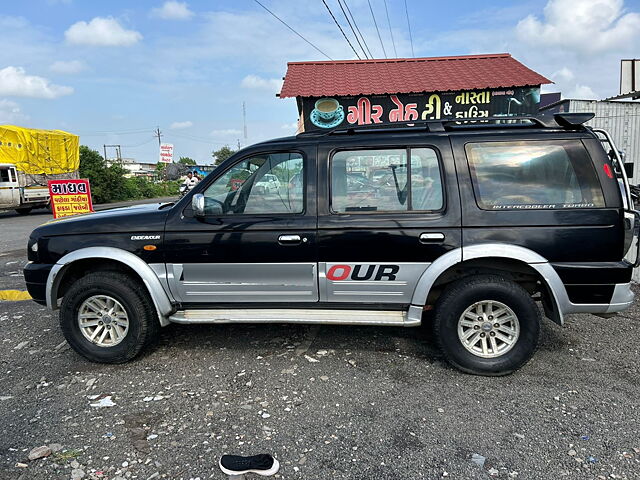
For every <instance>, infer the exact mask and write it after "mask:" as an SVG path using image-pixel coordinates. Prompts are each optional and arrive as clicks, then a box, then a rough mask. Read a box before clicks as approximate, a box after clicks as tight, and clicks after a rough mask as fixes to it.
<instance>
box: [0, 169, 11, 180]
mask: <svg viewBox="0 0 640 480" xmlns="http://www.w3.org/2000/svg"><path fill="white" fill-rule="evenodd" d="M10 181H11V175H9V169H8V168H0V182H10Z"/></svg>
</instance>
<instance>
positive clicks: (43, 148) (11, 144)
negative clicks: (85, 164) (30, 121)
mask: <svg viewBox="0 0 640 480" xmlns="http://www.w3.org/2000/svg"><path fill="white" fill-rule="evenodd" d="M78 144H79V138H78V136H77V135H72V134H70V133H67V132H63V131H60V130H36V129H27V128H22V127H16V126H12V125H3V126H0V210H15V211H16V212H18V213H19V214H21V215H25V214H27V213H29V212H31V210H33V209H34V208H47V207H49V203H50V198H49V188H48V186H47V181H48V180H61V179H67V178H78V167H79V152H78Z"/></svg>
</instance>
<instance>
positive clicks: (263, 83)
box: [240, 75, 282, 93]
mask: <svg viewBox="0 0 640 480" xmlns="http://www.w3.org/2000/svg"><path fill="white" fill-rule="evenodd" d="M240 86H242V87H244V88H251V89H255V90H266V91H269V92H276V93H277V92H279V91H280V88H281V87H282V80H279V79H277V78H262V77H259V76H258V75H247V76H246V77H244V78H243V79H242V82H240Z"/></svg>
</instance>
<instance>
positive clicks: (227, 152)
mask: <svg viewBox="0 0 640 480" xmlns="http://www.w3.org/2000/svg"><path fill="white" fill-rule="evenodd" d="M234 153H236V150H232V149H231V148H229V145H225V146H224V147H222V148H221V149H220V150H214V151H213V152H211V156H212V157H213V164H214V165H220V164H221V163H222V162H224V161H225V160H226V159H227V158H229V157H230V156H231V155H233V154H234Z"/></svg>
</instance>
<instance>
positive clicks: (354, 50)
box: [322, 0, 361, 60]
mask: <svg viewBox="0 0 640 480" xmlns="http://www.w3.org/2000/svg"><path fill="white" fill-rule="evenodd" d="M322 3H324V6H325V7H327V11H328V12H329V15H331V18H333V21H334V22H335V24H336V25H337V26H338V29H339V30H340V32H341V33H342V36H343V37H344V39H345V40H346V41H347V43H348V44H349V46H350V47H351V50H353V53H355V54H356V57H358V60H361V58H360V55H358V52H356V49H355V48H353V45H352V44H351V41H350V40H349V38H348V37H347V35H346V34H345V33H344V30H342V27H341V26H340V24H339V23H338V20H337V19H336V17H335V16H334V15H333V12H332V11H331V9H330V8H329V5H327V2H326V1H325V0H322Z"/></svg>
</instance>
